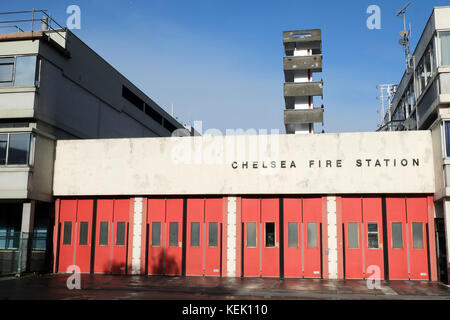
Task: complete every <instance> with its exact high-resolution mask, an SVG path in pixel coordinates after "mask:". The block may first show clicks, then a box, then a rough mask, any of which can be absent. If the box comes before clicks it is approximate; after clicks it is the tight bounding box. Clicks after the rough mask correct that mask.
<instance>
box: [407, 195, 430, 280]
mask: <svg viewBox="0 0 450 320" xmlns="http://www.w3.org/2000/svg"><path fill="white" fill-rule="evenodd" d="M406 212H407V221H408V241H409V259H410V260H409V261H410V279H412V280H428V278H429V275H428V256H427V251H428V247H427V232H426V224H427V222H428V217H427V215H428V204H427V198H426V197H410V198H407V199H406ZM413 223H422V228H421V229H422V246H421V247H420V246H416V247H417V248H414V246H413V234H412V232H413Z"/></svg>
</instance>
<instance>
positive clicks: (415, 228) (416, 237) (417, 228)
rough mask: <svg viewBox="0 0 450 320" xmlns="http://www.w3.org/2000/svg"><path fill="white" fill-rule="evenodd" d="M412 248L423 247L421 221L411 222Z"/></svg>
mask: <svg viewBox="0 0 450 320" xmlns="http://www.w3.org/2000/svg"><path fill="white" fill-rule="evenodd" d="M412 236H413V248H414V249H423V228H422V222H413V224H412Z"/></svg>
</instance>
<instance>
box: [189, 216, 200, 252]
mask: <svg viewBox="0 0 450 320" xmlns="http://www.w3.org/2000/svg"><path fill="white" fill-rule="evenodd" d="M199 246H200V222H191V247H199Z"/></svg>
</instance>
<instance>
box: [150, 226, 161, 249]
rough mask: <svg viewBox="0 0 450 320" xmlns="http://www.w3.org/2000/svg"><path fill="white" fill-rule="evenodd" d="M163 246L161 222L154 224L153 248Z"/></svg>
mask: <svg viewBox="0 0 450 320" xmlns="http://www.w3.org/2000/svg"><path fill="white" fill-rule="evenodd" d="M160 245H161V222H152V247H159V246H160Z"/></svg>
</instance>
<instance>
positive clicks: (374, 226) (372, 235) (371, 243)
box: [367, 222, 378, 249]
mask: <svg viewBox="0 0 450 320" xmlns="http://www.w3.org/2000/svg"><path fill="white" fill-rule="evenodd" d="M367 244H368V247H369V249H378V223H375V222H373V223H370V222H369V223H368V224H367Z"/></svg>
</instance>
